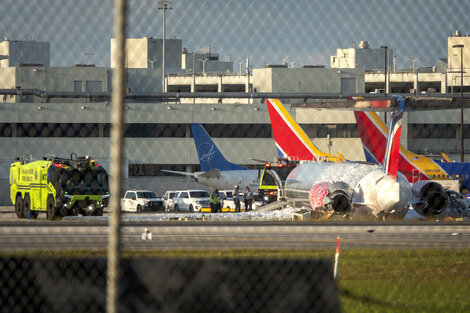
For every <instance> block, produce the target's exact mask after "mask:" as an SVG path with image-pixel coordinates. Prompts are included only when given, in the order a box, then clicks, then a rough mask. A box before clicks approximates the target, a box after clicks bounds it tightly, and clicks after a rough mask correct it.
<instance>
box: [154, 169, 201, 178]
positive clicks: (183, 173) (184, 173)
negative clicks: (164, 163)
mask: <svg viewBox="0 0 470 313" xmlns="http://www.w3.org/2000/svg"><path fill="white" fill-rule="evenodd" d="M161 171H162V172H166V173H172V174H178V175H184V176H192V177H194V173H191V172H180V171H171V170H161Z"/></svg>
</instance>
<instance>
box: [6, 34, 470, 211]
mask: <svg viewBox="0 0 470 313" xmlns="http://www.w3.org/2000/svg"><path fill="white" fill-rule="evenodd" d="M167 41H168V42H167V49H168V50H166V51H167V52H166V58H165V63H166V65H165V66H166V72H165V73H166V75H165V80H162V64H161V44H162V40H158V39H153V38H151V37H144V38H138V39H128V40H127V50H128V51H129V52H128V62H126V64H127V67H128V72H127V80H126V81H127V86H128V92H129V93H134V94H139V93H140V94H142V93H154V92H161V91H162V90H166V91H168V92H331V93H340V92H357V93H363V92H370V91H375V90H376V89H383V88H387V89H388V91H389V92H398V90H400V92H401V91H402V90H406V89H408V90H407V92H409V90H410V89H414V90H416V91H417V92H418V90H419V91H421V90H425V91H428V89H429V90H433V88H434V89H435V90H436V92H451V91H454V92H459V88H460V80H459V79H460V76H459V73H458V72H456V69H460V63H459V60H460V58H457V57H455V56H454V54H456V53H460V51H457V52H455V53H454V51H452V53H450V52H449V53H448V55H451V56H450V57H449V60H448V62H447V64H445V65H443V66H441V67H440V68H439V69H438V68H437V67H436V69H433V70H432V71H430V72H420V71H414V72H412V73H404V72H403V73H400V72H398V71H390V70H389V71H388V75H387V77H388V79H387V83H386V84H385V81H384V77H385V75H384V73H383V71H382V70H381V69H380V67H379V65H378V64H382V65H383V64H384V60H385V59H384V57H385V56H384V57H382V58H381V55H382V54H381V53H379V52H377V51H372V52H370V53H373V54H374V55H375V59H376V61H375V63H377V64H375V65H374V66H375V67H376V68H372V69H371V68H361V67H360V62H355V61H354V60H352V61H351V62H349V61H348V64H349V66H345V65H344V64H343V63H344V61H341V60H338V58H341V56H343V57H344V56H345V54H344V53H341V54H338V53H337V57H338V58H337V59H336V60H335V63H334V62H332V64H331V67H325V66H309V65H304V66H302V67H299V68H291V67H289V66H288V65H287V64H280V65H266V66H265V67H263V68H254V69H252V70H251V71H250V70H249V69H250V67H249V65H248V62H249V61H248V60H247V62H246V63H247V64H246V65H247V66H246V68H245V71H244V72H242V70H241V67H240V70H237V73H235V72H234V69H233V62H232V61H231V60H230V58H227V57H226V58H225V60H223V61H222V60H219V55H218V54H216V53H213V52H212V51H210V48H209V49H207V47H206V48H203V49H201V50H200V51H198V52H188V50H187V49H185V48H183V46H182V41H181V40H179V39H172V40H167ZM454 41H459V42H460V41H465V42H467V41H468V44H466V45H465V47H468V48H466V49H463V53H464V54H465V55H468V56H470V52H469V51H470V39H469V37H463V36H456V37H450V38H449V42H452V43H450V44H449V49H450V50H452V49H454V48H452V46H453V44H455V43H454ZM113 46H114V45H113V40H111V68H107V67H98V66H94V65H89V64H77V65H74V66H72V67H50V66H49V53H50V52H49V45H48V43H43V42H34V41H31V42H26V41H25V42H17V41H9V40H7V39H5V40H3V41H2V42H0V52H1V54H2V60H1V61H0V89H14V88H19V89H38V90H42V91H49V92H51V91H54V92H67V93H71V92H75V93H81V94H83V93H87V92H94V93H96V92H103V93H106V92H110V91H111V86H112V84H111V81H112V67H113V64H114V62H113ZM13 47H14V48H13ZM27 49H29V50H28V51H30V52H28V53H21V54H20V53H19V52H18V51H25V50H27ZM353 49H355V50H364V51H360V53H362V54H364V53H365V54H367V53H368V51H366V50H367V49H369V48H368V47H365V46H364V45H363V46H361V47H358V48H353ZM369 50H377V49H369ZM379 50H380V49H379ZM381 50H382V51H383V49H381ZM382 51H380V52H382ZM348 55H349V56H350V57H353V56H354V55H358V54H353V53H352V52H351V53H349V54H348ZM361 58H363V57H361ZM341 62H343V63H341ZM443 62H444V61H443ZM444 63H445V62H444ZM351 64H354V66H350V65H351ZM356 64H357V66H356ZM469 65H470V62H469ZM247 69H248V70H247ZM466 70H467V71H468V70H469V68H467V69H466ZM457 76H458V78H454V77H457ZM463 85H464V91H465V92H466V91H468V90H470V78H466V77H464V81H463ZM467 88H468V90H467ZM283 102H284V104H285V105H286V107H287V108H288V109H289V111H290V113H291V114H292V115H293V117H294V118H295V119H296V121H297V122H298V123H299V124H300V125H301V126H302V127H303V128H304V130H305V131H306V132H307V134H308V135H309V136H310V137H311V138H312V140H313V142H314V143H315V144H316V145H318V147H319V148H320V149H322V150H324V151H326V152H329V153H332V154H335V153H336V152H341V153H342V154H343V155H344V156H345V157H346V158H347V159H350V160H363V159H364V154H363V151H362V145H361V142H360V139H359V136H358V133H357V129H356V125H355V119H354V115H353V114H352V112H347V111H340V110H338V111H331V110H328V111H327V110H323V111H321V110H316V109H307V108H295V109H294V108H290V106H289V103H288V99H286V101H283ZM110 117H111V102H110V100H109V99H97V98H87V97H80V98H62V97H50V98H44V97H37V96H33V95H31V96H17V95H15V96H1V98H0V188H1V190H8V176H9V165H10V163H11V162H12V161H13V160H14V158H15V157H17V156H23V155H28V154H30V155H32V157H33V158H34V159H39V158H42V157H43V156H45V155H46V154H53V155H56V156H61V157H68V156H69V155H70V154H71V153H76V154H77V155H90V156H93V157H94V158H95V159H97V160H98V161H99V162H100V163H101V164H102V165H104V166H105V167H107V168H109V166H108V165H109V162H110V161H109V160H110V156H109V150H110V129H111V119H110ZM465 120H466V121H470V114H469V115H468V116H467V113H466V115H465ZM458 122H459V115H458V114H456V113H455V112H445V113H443V112H439V113H438V114H436V113H435V112H427V113H426V114H422V113H419V114H418V113H413V112H412V113H408V114H405V119H404V125H405V127H404V131H403V134H404V135H403V140H402V143H403V144H404V145H405V146H407V147H408V148H409V149H410V150H412V151H414V152H417V153H423V152H427V153H438V152H440V151H444V152H446V153H448V154H449V155H450V156H451V157H452V156H454V155H457V154H458V148H459V138H458V127H459V125H458ZM190 123H202V124H203V125H204V127H205V128H206V130H207V131H208V132H209V134H210V135H211V137H212V138H213V139H214V141H215V143H216V144H217V146H218V147H219V149H220V150H221V151H222V153H223V154H224V155H225V157H226V158H227V159H228V160H230V161H232V162H234V163H238V164H242V165H245V166H249V167H257V166H259V163H258V162H257V161H254V160H253V159H258V160H274V159H275V158H276V155H277V154H276V148H275V144H274V140H273V139H272V131H271V127H270V121H269V116H268V112H267V108H266V105H265V103H263V102H261V101H260V100H253V99H249V100H248V99H209V98H208V99H200V98H199V99H180V100H179V101H178V102H163V101H155V100H153V99H151V98H149V99H145V98H141V97H136V98H132V97H130V98H129V100H128V101H127V103H126V107H125V125H124V127H125V129H124V137H125V138H124V139H125V140H124V141H125V147H124V158H125V164H124V168H123V170H124V179H125V182H124V185H125V186H126V188H146V189H151V190H154V191H156V192H157V193H158V194H163V193H164V192H165V191H166V190H169V189H173V188H178V189H181V188H186V187H188V188H189V187H194V186H197V187H199V188H201V187H204V186H200V185H199V186H198V184H197V183H195V182H193V181H191V180H190V179H189V178H186V177H183V178H181V177H178V176H174V175H171V174H168V173H165V172H162V171H161V170H162V169H168V170H179V171H188V172H193V171H197V170H198V169H199V160H198V158H197V153H196V148H195V146H194V142H193V140H192V134H191V130H190ZM406 125H407V127H406ZM465 127H467V128H468V125H467V124H466V125H465ZM468 130H470V129H468ZM464 134H465V135H467V134H468V136H469V138H465V139H467V141H468V144H466V145H465V146H466V147H470V140H468V139H470V131H465V130H464ZM345 147H347V148H345ZM468 149H470V148H468ZM8 204H9V197H8V194H5V193H1V196H0V205H8Z"/></svg>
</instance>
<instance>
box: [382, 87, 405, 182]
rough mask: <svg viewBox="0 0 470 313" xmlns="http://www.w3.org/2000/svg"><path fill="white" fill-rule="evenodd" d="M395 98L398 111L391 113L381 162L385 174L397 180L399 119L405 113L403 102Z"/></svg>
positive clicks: (401, 99)
mask: <svg viewBox="0 0 470 313" xmlns="http://www.w3.org/2000/svg"><path fill="white" fill-rule="evenodd" d="M396 98H397V102H398V104H399V105H400V110H399V111H396V112H393V113H392V120H391V123H390V130H389V132H388V138H387V147H386V150H385V159H384V161H383V165H384V167H385V172H386V173H387V174H388V175H391V176H392V177H393V178H395V179H397V172H398V159H399V157H400V138H401V118H402V117H403V113H404V112H405V101H404V100H403V98H402V97H400V96H396Z"/></svg>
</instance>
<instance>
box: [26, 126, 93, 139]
mask: <svg viewBox="0 0 470 313" xmlns="http://www.w3.org/2000/svg"><path fill="white" fill-rule="evenodd" d="M98 135H99V126H98V124H94V123H19V124H17V137H98Z"/></svg>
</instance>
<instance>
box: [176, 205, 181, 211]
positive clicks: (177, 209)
mask: <svg viewBox="0 0 470 313" xmlns="http://www.w3.org/2000/svg"><path fill="white" fill-rule="evenodd" d="M179 210H180V208H179V207H178V205H177V204H175V212H179Z"/></svg>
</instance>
